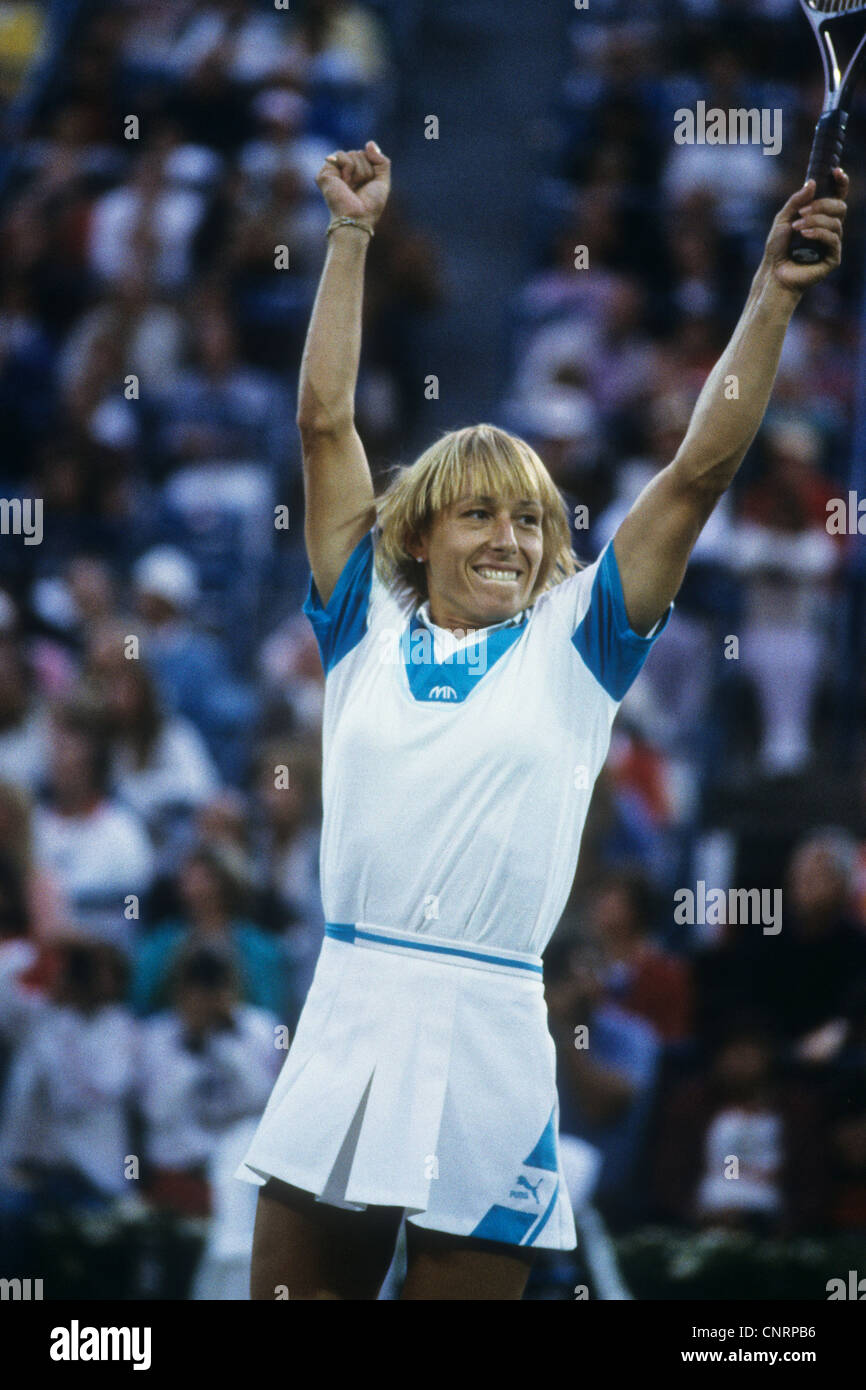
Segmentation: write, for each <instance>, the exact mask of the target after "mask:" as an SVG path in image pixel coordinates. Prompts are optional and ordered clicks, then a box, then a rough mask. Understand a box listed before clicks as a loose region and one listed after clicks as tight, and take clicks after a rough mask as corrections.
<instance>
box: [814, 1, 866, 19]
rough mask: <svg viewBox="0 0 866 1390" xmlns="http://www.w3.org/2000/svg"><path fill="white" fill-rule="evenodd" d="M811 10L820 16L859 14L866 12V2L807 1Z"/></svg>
mask: <svg viewBox="0 0 866 1390" xmlns="http://www.w3.org/2000/svg"><path fill="white" fill-rule="evenodd" d="M806 4H807V5H808V7H809V9H810V10H817V12H818V14H829V15H837V14H859V13H863V12H866V0H806Z"/></svg>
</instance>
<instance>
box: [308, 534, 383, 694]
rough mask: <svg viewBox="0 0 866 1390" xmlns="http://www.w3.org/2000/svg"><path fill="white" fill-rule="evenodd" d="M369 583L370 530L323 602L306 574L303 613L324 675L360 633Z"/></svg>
mask: <svg viewBox="0 0 866 1390" xmlns="http://www.w3.org/2000/svg"><path fill="white" fill-rule="evenodd" d="M372 582H373V531H372V529H371V530H370V531H368V532H367V534H366V535H365V536H363V537H362V538H361V540H360V541H359V542H358V544H357V545H356V546H355V549H354V550H353V551H352V553H351V555H350V556H349V558H348V560H347V561H346V563H345V565H344V566H343V570H342V573H341V575H340V578H339V579H338V580H337V585H336V588H335V589H334V592H333V593H332V594H331V597H330V598H329V599H328V602H327V604H326V605H325V604H323V603H322V600H321V596H320V594H319V591H318V589H317V588H316V582H315V580H314V579H313V576H312V575H310V587H309V591H308V593H307V597H306V599H305V600H304V604H303V612H304V613H306V615H307V617H308V618H309V620H310V622H311V623H312V625H313V631H314V633H315V634H316V641H317V642H318V644H319V652H320V654H321V658H322V665H323V666H324V668H325V675H327V674H328V672H329V671H330V670H331V669H332V668H333V667H334V666H336V664H337V662H338V661H340V660H342V658H343V657H344V656H345V655H346V654H347V652H350V651H351V650H352V648H353V647H355V646H357V644H358V642H360V640H361V638H362V637H363V636H364V631H365V627H366V621H367V609H368V607H369V604H370V592H371V586H372Z"/></svg>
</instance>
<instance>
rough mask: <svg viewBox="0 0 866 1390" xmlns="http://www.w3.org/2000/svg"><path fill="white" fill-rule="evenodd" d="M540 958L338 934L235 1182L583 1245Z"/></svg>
mask: <svg viewBox="0 0 866 1390" xmlns="http://www.w3.org/2000/svg"><path fill="white" fill-rule="evenodd" d="M558 1121H559V1106H558V1102H557V1095H556V1050H555V1047H554V1044H553V1039H552V1038H551V1036H550V1032H549V1031H548V1027H547V1008H546V1004H545V1000H544V989H543V983H542V974H541V960H540V959H539V957H538V956H531V955H526V954H523V953H521V952H519V951H504V950H502V949H500V948H496V949H491V950H487V949H486V948H484V947H483V946H477V947H476V946H472V945H470V944H468V943H466V942H454V941H445V940H442V939H441V938H439V937H432V936H427V935H426V934H425V935H424V936H419V935H417V934H414V933H412V934H410V933H407V932H396V931H393V930H391V929H389V928H384V927H378V926H374V925H372V924H369V923H358V924H356V925H353V926H352V925H349V926H347V925H342V924H331V923H329V924H328V926H327V928H326V936H325V941H324V943H323V945H322V951H321V955H320V956H319V961H318V964H317V966H316V973H315V976H314V979H313V983H312V986H311V988H310V992H309V994H308V996H307V1001H306V1003H305V1005H304V1008H303V1011H302V1013H301V1017H300V1019H299V1021H298V1027H297V1031H296V1033H295V1038H294V1041H293V1043H292V1046H291V1048H290V1050H289V1054H288V1056H287V1057H286V1060H285V1063H284V1065H283V1069H282V1071H281V1072H280V1075H279V1076H278V1078H277V1080H276V1083H275V1085H274V1089H273V1091H272V1093H271V1096H270V1099H269V1101H268V1103H267V1106H266V1108H265V1112H264V1115H263V1116H262V1119H261V1122H260V1124H259V1126H258V1129H257V1131H256V1134H255V1136H254V1138H253V1140H252V1143H251V1144H250V1147H249V1149H248V1150H247V1152H246V1154H245V1156H244V1160H243V1162H242V1163H241V1165H240V1167H239V1168H238V1169H237V1172H236V1174H235V1176H236V1177H238V1178H242V1179H244V1180H245V1181H247V1182H254V1183H258V1184H259V1185H262V1184H263V1183H264V1182H265V1181H266V1179H267V1178H268V1177H275V1178H279V1179H280V1180H282V1181H283V1182H286V1183H291V1184H292V1185H293V1186H295V1187H300V1188H303V1189H304V1190H305V1191H307V1192H312V1193H315V1194H316V1196H317V1197H319V1198H320V1199H321V1200H322V1201H325V1202H328V1203H331V1204H332V1205H335V1206H342V1207H350V1208H355V1209H363V1208H364V1207H366V1206H368V1205H381V1206H389V1207H401V1208H404V1209H405V1211H406V1215H407V1219H408V1220H409V1221H411V1222H412V1223H413V1224H414V1225H416V1226H425V1227H429V1228H430V1229H432V1230H437V1231H448V1232H451V1233H452V1234H454V1235H461V1236H476V1237H479V1238H482V1239H486V1240H494V1241H500V1242H503V1243H505V1244H509V1245H522V1246H533V1247H537V1248H539V1249H554V1250H572V1249H574V1247H575V1245H576V1243H577V1240H576V1235H575V1228H574V1217H573V1214H572V1210H571V1205H570V1201H569V1198H568V1193H567V1189H566V1182H565V1178H564V1176H563V1171H562V1163H561V1159H560V1153H559V1138H558Z"/></svg>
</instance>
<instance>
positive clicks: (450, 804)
mask: <svg viewBox="0 0 866 1390" xmlns="http://www.w3.org/2000/svg"><path fill="white" fill-rule="evenodd" d="M390 173H391V169H390V161H389V160H388V159H387V158H386V156H385V155H384V154H382V152H381V151H380V149H379V147H378V146H377V145H376V144H375V143H373V142H372V141H368V142H367V144H366V146H365V148H364V149H363V150H348V151H343V150H340V151H338V152H336V153H335V154H333V155H330V156H329V157H328V159H327V160H326V161H325V164H324V165H323V167H322V169H321V170H320V172H319V174H318V176H317V183H318V186H319V188H320V190H321V192H322V194H323V195H324V198H325V201H326V203H327V205H328V208H329V209H330V211H331V214H332V220H331V225H330V227H329V229H328V246H327V254H326V258H325V265H324V270H323V272H322V278H321V282H320V285H319V289H318V294H317V297H316V302H315V305H314V308H313V314H312V319H311V323H310V328H309V333H308V336H307V341H306V346H305V350H304V354H303V362H302V366H301V380H300V391H299V405H298V415H297V420H298V426H299V429H300V432H301V439H302V445H303V464H304V483H305V496H306V518H305V530H304V535H305V540H306V546H307V552H308V555H309V560H310V567H311V570H312V577H311V581H310V588H309V593H308V596H307V599H306V601H305V603H304V612H305V613H306V614H307V616H308V618H309V619H310V622H311V623H312V625H313V628H314V630H315V633H316V637H317V640H318V644H319V649H320V652H321V657H322V662H323V665H324V668H325V672H326V684H325V710H324V723H323V755H324V765H323V799H324V819H323V827H322V845H321V877H322V896H323V903H324V910H325V917H326V921H327V927H326V936H325V940H324V943H323V946H322V951H321V955H320V957H319V961H318V964H317V967H316V974H315V978H314V980H313V984H312V986H311V988H310V992H309V994H308V996H307V1000H306V1004H305V1006H304V1009H303V1012H302V1015H301V1018H300V1020H299V1024H298V1028H297V1031H296V1034H295V1038H294V1040H293V1043H292V1046H291V1049H290V1051H289V1053H288V1056H287V1058H286V1061H285V1063H284V1066H283V1069H282V1071H281V1073H280V1076H279V1078H278V1080H277V1082H276V1084H275V1086H274V1090H273V1093H272V1095H271V1097H270V1100H269V1101H268V1105H267V1108H266V1110H265V1112H264V1115H263V1117H262V1120H261V1122H260V1124H259V1127H258V1129H257V1132H256V1134H255V1137H254V1138H253V1140H252V1143H251V1145H250V1147H249V1149H248V1150H247V1153H246V1155H245V1158H244V1162H243V1163H242V1164H241V1166H240V1168H239V1169H238V1173H237V1176H238V1177H242V1178H245V1179H246V1180H247V1181H251V1182H256V1183H258V1184H259V1185H260V1187H261V1189H262V1190H261V1192H260V1194H259V1199H258V1212H257V1219H256V1229H255V1238H254V1245H253V1259H252V1280H251V1289H252V1297H253V1298H255V1299H273V1298H279V1297H288V1298H290V1299H314V1298H344V1299H345V1298H351V1299H373V1298H375V1297H376V1296H377V1294H378V1292H379V1290H380V1287H381V1284H382V1282H383V1279H384V1276H385V1274H386V1272H387V1269H388V1266H389V1263H390V1261H391V1258H392V1254H393V1251H394V1245H395V1238H396V1235H397V1231H398V1228H399V1224H400V1221H401V1218H402V1217H403V1216H404V1215H405V1218H406V1248H407V1275H406V1279H405V1283H404V1287H403V1290H402V1295H401V1296H402V1297H403V1298H404V1299H469V1298H474V1299H478V1298H483V1299H518V1298H520V1297H521V1296H522V1294H523V1291H524V1288H525V1285H526V1281H527V1278H528V1273H529V1266H530V1263H531V1260H532V1258H533V1254H534V1252H536V1251H538V1250H540V1249H545V1248H547V1249H572V1248H574V1246H575V1244H576V1240H575V1227H574V1220H573V1217H572V1212H571V1209H570V1205H569V1201H568V1196H567V1193H566V1188H565V1182H564V1179H563V1173H562V1168H561V1162H560V1154H559V1140H558V1134H557V1119H558V1109H557V1100H556V1088H555V1052H554V1044H553V1041H552V1038H551V1036H550V1033H549V1032H548V1028H547V1017H546V1010H545V1003H544V994H543V984H542V967H541V953H542V951H543V950H544V947H545V946H546V944H547V942H548V940H549V939H550V937H551V935H552V933H553V930H554V928H555V927H556V924H557V922H558V920H559V917H560V915H561V913H562V911H563V909H564V906H565V903H566V900H567V898H568V895H569V891H570V889H571V885H572V880H573V877H574V872H575V868H576V865H577V856H578V848H579V845H580V837H581V832H582V829H583V824H584V820H585V817H586V813H587V809H588V806H589V800H590V795H591V789H592V785H593V782H594V781H595V778H596V776H597V774H598V772H599V770H600V768H601V766H602V763H603V761H604V758H605V756H606V752H607V748H608V742H609V737H610V730H611V724H612V722H613V718H614V715H615V714H616V711H617V708H618V706H619V703H620V702H621V700H622V698H623V696H624V695H625V693H626V691H627V689H628V687H629V686H630V685H631V683H632V681H633V680H634V678H635V676H636V675H637V673H638V671H639V670H640V668H641V666H642V665H643V662H644V660H645V659H646V656H647V653H648V652H649V650H650V648H651V646H652V644H653V642H654V640H655V639H656V637H657V636H658V635H659V633H660V632H661V631H662V629H663V628H664V626H665V624H666V622H667V619H668V616H669V614H670V611H671V607H672V601H673V598H674V595H675V594H676V592H677V590H678V588H679V586H680V584H681V582H682V579H683V575H684V572H685V568H686V563H687V561H688V558H689V554H690V552H691V550H692V547H693V546H694V544H695V541H696V539H697V537H698V535H699V533H700V530H701V528H702V526H703V525H704V523H705V522H706V520H707V518H708V517H709V515H710V513H711V511H712V509H713V507H714V505H715V504H716V502H717V501H718V499H719V497H720V496H721V495H722V493H723V492H724V490H725V488H726V487H727V486H728V484H729V483H730V482H731V480H732V478H733V477H734V474H735V473H736V470H737V468H738V466H739V464H740V462H741V460H742V458H743V456H744V454H745V452H746V450H747V448H748V446H749V444H750V442H751V440H752V438H753V437H754V435H755V433H756V431H757V429H758V426H759V425H760V422H761V419H762V417H763V415H764V412H765V409H766V406H767V401H768V398H769V395H770V391H771V388H772V384H773V380H774V377H775V374H776V369H777V366H778V361H779V354H780V351H781V347H782V341H783V338H784V335H785V329H786V326H787V324H788V321H789V319H790V317H791V315H792V313H793V311H794V308H795V307H796V305H797V302H798V301H799V298H800V296H801V294H802V293H803V291H804V290H805V289H806V288H807V287H808V286H809V285H812V284H814V283H815V282H816V281H818V280H820V279H821V278H822V277H823V276H825V275H826V274H827V273H828V271H829V270H831V269H832V268H833V267H835V266H837V265H838V264H839V262H840V259H841V241H842V224H843V220H844V217H845V211H846V208H845V197H846V194H847V188H848V180H847V178H846V177H845V175H844V174H843V173H841V172H839V173H837V182H838V194H839V196H838V198H825V199H821V200H820V201H817V202H815V203H810V197H812V196H813V195H814V189H813V187H812V186H811V185H809V184H807V185H806V186H804V187H803V188H802V189H800V191H799V192H798V193H795V194H794V195H793V197H791V198H790V199H789V200H788V202H787V203H786V204H785V206H784V207H783V208H782V210H781V212H780V213H779V215H778V216H777V217H776V219H775V221H774V223H773V227H772V230H771V232H770V234H769V237H768V239H767V243H766V249H765V254H764V256H763V259H762V261H761V265H760V267H759V269H758V271H757V272H756V275H755V278H754V281H753V284H752V287H751V292H750V294H749V298H748V302H747V304H746V306H745V309H744V312H743V315H742V317H741V319H740V322H739V323H738V325H737V328H736V331H735V332H734V335H733V337H732V339H731V342H730V344H729V345H728V347H727V349H726V350H725V352H724V354H723V356H722V358H721V359H720V361H719V362H718V363H717V365H716V367H715V368H714V370H713V371H712V373H711V374H710V376H709V377H708V379H707V382H706V384H705V386H704V388H703V391H702V392H701V395H700V397H699V399H698V401H697V404H696V406H695V410H694V415H693V417H692V420H691V423H690V425H689V428H688V431H687V433H686V436H685V438H684V440H683V443H682V445H681V447H680V449H679V450H678V451H677V454H676V456H675V457H674V459H673V461H672V462H671V463H670V464H669V465H668V466H667V467H666V468H664V469H663V470H662V471H661V472H660V473H659V474H658V475H657V476H656V477H655V478H654V479H653V480H652V482H651V483H650V484H649V485H648V486H647V488H646V489H645V491H644V492H643V493H642V495H641V496H640V497H639V498H638V500H637V501H636V502H635V504H634V506H633V508H632V510H631V512H630V514H629V515H628V516H627V517H626V519H625V520H624V521H623V523H622V525H621V526H620V528H619V530H618V531H617V533H616V535H615V537H614V539H613V541H612V543H610V544H609V545H608V546H607V547H606V548H605V550H604V551H603V553H602V555H601V556H600V558H599V559H598V560H597V561H596V562H595V563H594V564H592V565H590V566H588V567H587V568H583V569H581V568H580V567H579V565H578V564H577V563H576V560H575V556H574V554H573V552H572V549H571V533H570V528H569V520H568V516H567V513H566V508H565V504H564V502H563V499H562V497H561V495H560V494H559V492H558V490H557V488H556V486H555V485H554V483H553V480H552V479H551V476H550V475H549V473H548V472H547V470H546V468H545V466H544V464H543V463H542V461H541V459H540V458H539V457H538V455H537V454H536V453H535V452H534V451H533V450H532V449H531V448H529V447H528V445H527V444H525V443H524V442H522V441H521V440H520V439H518V438H515V437H514V436H513V435H511V434H509V433H506V432H505V431H503V430H501V429H497V428H495V427H493V426H492V425H486V424H482V425H477V426H474V427H469V428H464V429H458V430H455V431H453V432H450V433H448V434H446V435H445V436H444V437H443V438H440V439H439V440H437V441H436V442H435V443H434V444H432V445H431V446H430V448H428V449H427V450H426V452H424V453H423V454H422V455H421V457H420V458H419V459H418V460H417V461H416V462H415V463H414V464H413V465H412V466H411V467H408V468H404V469H401V470H399V471H398V473H397V476H396V477H395V478H394V479H393V480H392V481H391V482H390V484H389V486H388V487H387V489H386V491H385V492H384V493H383V494H382V496H381V497H379V498H378V499H376V497H375V495H374V490H373V483H372V480H371V475H370V470H369V467H368V464H367V459H366V457H365V454H364V449H363V446H362V443H361V440H360V438H359V437H358V434H357V431H356V429H355V425H354V418H353V402H354V393H355V384H356V378H357V372H358V362H359V355H360V341H361V304H362V290H363V273H364V261H365V256H366V252H367V247H368V245H369V241H370V238H371V236H372V235H373V231H374V227H375V225H376V222H377V221H378V219H379V217H380V216H381V214H382V210H383V208H384V207H385V204H386V201H387V198H388V192H389V187H390ZM792 226H801V227H802V228H803V229H804V230H805V231H806V232H808V234H809V235H810V236H813V237H815V238H817V239H819V240H821V241H823V242H826V243H827V246H828V248H829V254H828V257H827V259H826V260H825V261H823V262H820V263H819V264H817V265H815V266H799V265H796V264H795V263H794V262H793V261H791V260H789V259H787V258H786V253H787V247H788V242H789V238H790V235H791V227H792ZM733 377H735V378H736V379H737V383H738V390H737V391H734V390H732V389H730V388H731V378H733Z"/></svg>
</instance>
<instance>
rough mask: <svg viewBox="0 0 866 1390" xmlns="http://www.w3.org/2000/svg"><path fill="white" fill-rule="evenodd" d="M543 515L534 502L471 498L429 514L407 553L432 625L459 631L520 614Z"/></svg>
mask: <svg viewBox="0 0 866 1390" xmlns="http://www.w3.org/2000/svg"><path fill="white" fill-rule="evenodd" d="M543 515H544V508H543V506H542V503H541V502H540V501H538V500H534V499H531V498H523V499H522V500H517V501H505V500H503V499H502V498H501V497H497V498H493V497H489V496H479V495H477V494H473V495H468V494H467V495H466V496H464V497H461V498H459V499H458V501H457V502H455V503H453V504H451V505H449V506H446V507H443V508H442V509H441V510H440V511H439V512H437V513H436V515H435V517H434V519H433V522H432V524H431V525H430V528H429V530H428V531H427V533H426V534H425V535H424V536H423V537H422V538H421V539H420V540H419V541H418V543H417V544H416V545H415V546H414V547H413V548H412V554H413V555H414V556H415V558H416V559H417V560H421V561H422V562H423V563H424V565H425V566H426V575H427V589H428V593H429V596H430V615H431V617H432V619H433V622H434V623H436V624H437V625H438V626H439V627H447V628H451V629H452V630H458V631H465V630H466V629H473V628H479V627H489V626H490V624H491V623H498V622H502V621H503V620H504V619H506V618H513V617H514V616H515V614H517V613H519V612H520V610H521V609H522V608H526V607H527V606H528V604H529V602H530V595H531V593H532V591H533V588H534V587H535V584H536V581H537V579H538V572H539V569H540V568H541V562H542V559H543V554H544V537H543V533H542V520H543Z"/></svg>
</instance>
